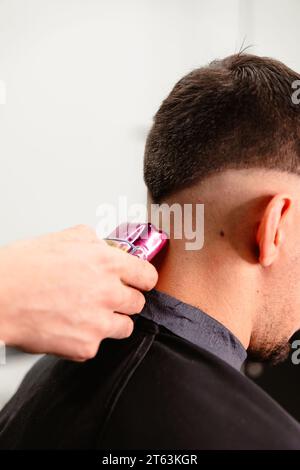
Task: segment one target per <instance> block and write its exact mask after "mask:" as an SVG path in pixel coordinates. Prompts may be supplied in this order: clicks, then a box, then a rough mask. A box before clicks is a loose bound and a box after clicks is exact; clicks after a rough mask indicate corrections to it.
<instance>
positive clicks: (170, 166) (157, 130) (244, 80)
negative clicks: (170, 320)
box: [144, 53, 300, 203]
mask: <svg viewBox="0 0 300 470" xmlns="http://www.w3.org/2000/svg"><path fill="white" fill-rule="evenodd" d="M299 79H300V75H299V74H297V73H296V72H294V71H293V70H291V69H290V68H288V67H287V66H286V65H284V64H283V63H281V62H279V61H277V60H274V59H271V58H267V57H258V56H255V55H250V54H244V53H241V54H235V55H232V56H229V57H227V58H225V59H223V60H216V61H214V62H212V63H210V64H209V65H208V66H206V67H202V68H199V69H196V70H194V71H192V72H191V73H189V74H188V75H186V76H185V77H183V78H182V79H181V80H180V81H179V82H178V83H177V84H176V85H175V87H174V88H173V90H172V91H171V93H170V94H169V96H168V97H167V98H166V99H165V100H164V101H163V103H162V105H161V106H160V108H159V110H158V112H157V113H156V115H155V117H154V123H153V126H152V128H151V130H150V133H149V135H148V138H147V142H146V148H145V159H144V178H145V182H146V185H147V187H148V190H149V192H150V195H151V196H152V199H153V201H154V202H158V203H159V202H161V201H162V200H163V199H164V198H165V197H167V196H168V195H171V194H172V193H176V192H177V191H179V190H181V189H183V188H185V187H188V186H191V185H192V184H194V183H196V182H198V181H201V180H202V179H204V178H205V177H206V176H208V175H210V174H212V173H215V172H218V171H222V170H224V169H228V168H252V167H262V168H270V169H277V170H282V171H288V172H294V173H295V172H298V168H299V163H300V132H299V131H300V104H299V105H297V104H295V103H293V101H292V94H293V92H294V91H295V90H293V88H292V83H293V82H294V81H295V80H299Z"/></svg>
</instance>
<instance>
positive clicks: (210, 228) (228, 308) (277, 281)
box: [156, 169, 300, 362]
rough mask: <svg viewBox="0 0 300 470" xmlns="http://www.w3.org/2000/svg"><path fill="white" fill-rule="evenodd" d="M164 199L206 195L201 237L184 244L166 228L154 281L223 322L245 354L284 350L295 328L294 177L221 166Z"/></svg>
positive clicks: (297, 206) (299, 220)
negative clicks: (191, 245) (190, 246)
mask: <svg viewBox="0 0 300 470" xmlns="http://www.w3.org/2000/svg"><path fill="white" fill-rule="evenodd" d="M216 188H218V190H217V191H216ZM166 202H168V203H169V204H172V203H174V202H177V203H180V204H184V203H193V204H194V203H204V204H205V224H204V225H205V230H204V237H205V238H204V246H203V248H202V249H201V250H197V251H187V250H185V242H186V240H184V239H183V240H175V239H174V238H172V230H171V239H170V243H169V248H168V250H166V252H165V255H164V257H163V259H160V260H158V261H157V269H158V271H159V280H158V283H157V286H156V288H157V289H160V290H161V291H163V292H166V293H168V294H170V295H173V296H174V297H176V298H178V299H180V300H182V301H184V302H187V303H189V304H192V305H194V306H196V307H199V308H200V309H202V310H204V311H205V312H206V313H207V314H209V315H210V316H212V317H214V318H215V319H217V320H218V321H219V322H221V323H222V324H224V325H225V326H226V327H227V328H228V329H229V330H231V331H232V333H233V334H234V335H235V336H236V337H237V338H239V340H240V341H241V343H242V344H243V345H244V347H245V348H246V349H248V351H249V353H250V356H251V355H252V356H255V357H256V358H259V359H261V360H272V361H273V362H276V361H279V360H281V359H283V358H285V357H286V355H287V353H288V351H289V344H288V341H289V339H290V338H291V336H292V335H293V334H294V333H295V332H296V331H297V330H298V329H300V177H299V176H298V175H295V174H289V173H284V172H277V171H271V170H262V169H250V170H226V171H223V172H220V173H218V174H216V175H213V176H210V177H208V178H206V179H205V180H204V181H203V182H202V183H201V184H197V185H195V186H193V187H192V188H188V189H185V190H183V191H181V192H180V193H177V194H176V195H174V196H173V197H170V198H169V199H168V201H166ZM162 228H163V227H162ZM183 273H184V275H183Z"/></svg>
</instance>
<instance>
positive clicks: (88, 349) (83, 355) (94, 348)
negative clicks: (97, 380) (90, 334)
mask: <svg viewBox="0 0 300 470" xmlns="http://www.w3.org/2000/svg"><path fill="white" fill-rule="evenodd" d="M98 349H99V342H96V341H92V342H85V343H83V344H82V345H81V347H80V350H79V351H78V353H77V357H78V358H79V361H87V360H89V359H93V357H95V356H96V354H97V352H98Z"/></svg>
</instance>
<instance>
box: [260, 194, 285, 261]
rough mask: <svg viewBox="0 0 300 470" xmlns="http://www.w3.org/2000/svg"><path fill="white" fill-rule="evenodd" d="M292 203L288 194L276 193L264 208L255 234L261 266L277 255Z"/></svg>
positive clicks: (273, 259)
mask: <svg viewBox="0 0 300 470" xmlns="http://www.w3.org/2000/svg"><path fill="white" fill-rule="evenodd" d="M291 204H292V197H291V196H289V195H288V194H276V196H274V197H272V199H271V201H270V202H269V203H268V205H267V207H266V208H265V210H264V213H263V216H262V219H261V221H260V223H259V227H258V230H257V234H256V240H257V243H258V247H259V262H260V264H261V265H262V266H263V267H267V266H270V265H271V264H272V263H273V262H274V261H275V259H276V258H277V256H278V253H279V248H280V246H281V245H282V243H283V238H284V232H285V222H286V217H287V216H288V214H289V212H290V209H291Z"/></svg>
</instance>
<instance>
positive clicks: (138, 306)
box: [133, 292, 146, 313]
mask: <svg viewBox="0 0 300 470" xmlns="http://www.w3.org/2000/svg"><path fill="white" fill-rule="evenodd" d="M145 302H146V299H145V297H144V296H143V294H141V293H140V292H136V296H135V300H134V302H133V307H134V312H136V313H140V312H141V311H142V310H143V308H144V305H145Z"/></svg>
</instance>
